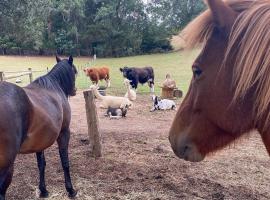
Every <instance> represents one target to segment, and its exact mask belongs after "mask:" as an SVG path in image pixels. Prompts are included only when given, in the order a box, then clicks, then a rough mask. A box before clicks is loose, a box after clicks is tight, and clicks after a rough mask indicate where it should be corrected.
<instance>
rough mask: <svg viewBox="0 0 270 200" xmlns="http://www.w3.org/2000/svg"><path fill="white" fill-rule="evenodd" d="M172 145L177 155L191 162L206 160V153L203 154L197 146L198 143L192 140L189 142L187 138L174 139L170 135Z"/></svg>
mask: <svg viewBox="0 0 270 200" xmlns="http://www.w3.org/2000/svg"><path fill="white" fill-rule="evenodd" d="M169 140H170V143H171V147H172V149H173V152H174V153H175V155H176V156H177V157H178V158H180V159H183V160H186V161H190V162H200V161H202V160H204V158H205V155H203V154H201V153H200V152H199V150H198V148H197V147H196V145H195V144H194V143H192V142H188V141H187V140H185V139H184V140H182V141H181V140H178V141H174V139H172V138H171V137H169Z"/></svg>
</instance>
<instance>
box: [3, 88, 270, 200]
mask: <svg viewBox="0 0 270 200" xmlns="http://www.w3.org/2000/svg"><path fill="white" fill-rule="evenodd" d="M70 102H71V107H72V126H71V130H72V136H71V145H70V149H69V152H70V160H71V170H72V178H73V183H74V186H75V188H76V189H78V197H77V199H80V200H81V199H82V200H90V199H121V200H122V199H123V200H124V199H142V200H146V199H147V200H148V199H153V200H154V199H155V200H158V199H168V200H169V199H170V200H174V199H270V160H269V157H268V155H267V153H266V150H265V149H264V146H263V144H262V141H261V139H260V137H259V136H258V135H256V134H251V135H250V136H249V138H248V139H247V138H243V139H241V141H238V142H237V144H235V145H233V146H231V147H230V148H226V149H225V150H223V151H220V152H218V153H216V154H215V155H212V156H211V157H209V158H207V159H206V160H205V161H203V162H201V163H189V162H185V161H182V160H180V159H178V158H176V157H175V156H174V154H173V152H172V151H171V148H170V145H169V142H168V139H167V136H168V130H169V127H170V124H171V122H172V119H173V117H174V115H175V113H176V112H175V111H168V112H154V113H150V112H149V110H150V108H151V100H150V96H149V95H145V94H144V95H139V97H138V100H137V101H136V102H135V107H134V109H133V110H132V111H130V112H128V115H127V118H126V119H121V120H109V119H107V118H105V117H104V116H103V114H104V112H105V111H104V110H100V109H98V112H99V113H98V115H99V118H100V130H101V133H102V136H103V157H102V158H101V159H98V160H94V159H93V158H89V157H88V145H87V141H85V140H86V139H87V138H88V136H87V126H86V117H85V108H84V106H85V105H84V99H83V96H82V92H81V91H80V92H79V93H78V95H77V96H76V97H73V98H71V99H70ZM45 155H46V161H47V168H46V180H47V186H48V190H49V192H50V198H49V199H56V200H58V199H59V200H64V199H68V198H67V194H66V193H65V188H64V178H63V172H62V168H61V165H60V160H59V155H58V150H57V148H56V146H55V145H54V146H53V147H51V148H49V149H47V150H46V151H45ZM37 186H38V171H37V164H36V159H35V155H34V154H31V155H19V156H18V157H17V161H16V164H15V174H14V178H13V182H12V184H11V186H10V188H9V190H8V195H7V199H12V200H15V199H16V200H17V199H29V200H30V199H37Z"/></svg>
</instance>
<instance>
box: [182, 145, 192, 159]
mask: <svg viewBox="0 0 270 200" xmlns="http://www.w3.org/2000/svg"><path fill="white" fill-rule="evenodd" d="M189 149H190V146H189V145H185V146H183V147H182V148H181V149H180V152H179V153H180V154H181V155H182V156H185V155H186V154H187V153H188V151H189Z"/></svg>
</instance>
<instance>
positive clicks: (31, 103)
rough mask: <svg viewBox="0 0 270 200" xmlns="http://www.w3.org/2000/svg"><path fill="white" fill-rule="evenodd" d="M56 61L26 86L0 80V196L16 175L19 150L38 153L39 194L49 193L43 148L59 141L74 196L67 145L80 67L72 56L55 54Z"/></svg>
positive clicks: (43, 195)
mask: <svg viewBox="0 0 270 200" xmlns="http://www.w3.org/2000/svg"><path fill="white" fill-rule="evenodd" d="M56 60H57V64H56V65H55V66H54V67H53V69H52V70H51V71H50V72H49V73H48V74H47V75H44V76H42V77H40V78H38V79H36V80H35V81H34V82H32V83H31V84H29V85H28V86H27V87H25V88H21V87H18V86H16V85H14V84H12V83H8V82H0V113H5V114H2V115H0V199H1V200H2V199H5V195H6V191H7V189H8V187H9V185H10V183H11V179H12V176H13V167H14V161H15V158H16V156H17V154H19V153H21V154H28V153H36V157H37V163H38V169H39V175H40V177H39V180H40V183H39V190H40V197H48V191H47V189H46V184H45V166H46V161H45V154H44V150H45V149H46V148H48V147H50V146H51V145H52V144H53V143H54V142H55V141H57V144H58V147H59V154H60V158H61V162H62V166H63V170H64V176H65V186H66V190H67V192H68V195H69V197H75V196H76V193H77V192H76V191H75V190H74V189H73V186H72V183H71V177H70V172H69V158H68V145H69V138H70V129H69V126H70V120H71V111H70V106H69V102H68V97H69V96H74V95H75V94H76V88H75V76H76V74H77V70H76V68H75V66H74V65H73V58H72V56H70V57H69V59H63V60H61V59H60V58H58V57H56Z"/></svg>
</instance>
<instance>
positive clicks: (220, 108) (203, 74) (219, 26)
mask: <svg viewBox="0 0 270 200" xmlns="http://www.w3.org/2000/svg"><path fill="white" fill-rule="evenodd" d="M206 2H207V4H208V7H209V10H207V11H205V12H204V13H202V14H201V15H200V16H199V17H197V18H196V19H195V20H194V21H193V22H191V23H190V24H189V25H188V26H187V27H186V28H185V29H184V30H183V32H182V34H183V36H184V37H185V39H186V40H187V44H188V46H189V47H194V46H195V45H197V44H200V43H203V49H202V51H201V53H200V55H199V56H198V57H197V59H196V60H195V61H194V63H193V66H192V70H193V78H192V80H191V83H190V87H189V90H188V93H187V95H186V97H185V99H184V101H183V103H182V105H181V107H180V108H179V110H178V113H177V115H176V117H175V119H174V121H173V124H172V126H171V129H170V133H169V140H170V143H171V146H172V149H173V150H174V152H175V154H176V155H177V156H178V157H180V158H182V159H185V160H188V161H194V162H195V161H201V160H203V159H204V157H205V156H206V155H207V154H208V153H210V152H213V151H216V150H218V149H221V148H223V147H225V146H226V145H228V144H230V143H231V142H232V141H234V140H236V139H237V138H239V137H240V136H241V135H243V134H245V133H247V132H249V131H251V130H253V129H256V130H258V132H259V133H260V135H261V137H262V140H263V142H264V144H265V146H266V149H267V151H268V153H270V129H269V128H270V112H269V111H270V1H269V0H257V1H254V0H231V1H226V2H223V1H222V0H207V1H206Z"/></svg>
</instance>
